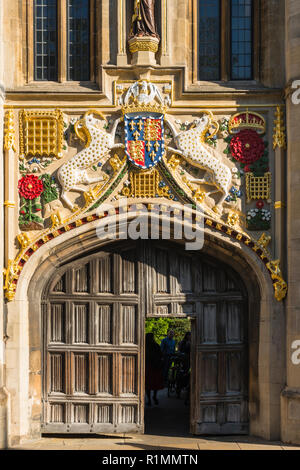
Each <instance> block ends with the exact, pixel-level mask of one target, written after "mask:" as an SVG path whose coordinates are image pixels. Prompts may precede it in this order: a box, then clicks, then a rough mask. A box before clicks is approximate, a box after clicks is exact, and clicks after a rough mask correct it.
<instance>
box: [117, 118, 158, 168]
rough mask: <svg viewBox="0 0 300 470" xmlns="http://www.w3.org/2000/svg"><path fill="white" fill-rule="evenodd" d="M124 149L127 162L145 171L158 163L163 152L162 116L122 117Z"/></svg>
mask: <svg viewBox="0 0 300 470" xmlns="http://www.w3.org/2000/svg"><path fill="white" fill-rule="evenodd" d="M124 123H125V148H126V153H127V156H128V158H129V160H130V161H131V162H132V163H133V164H134V165H135V166H137V167H138V168H140V169H143V170H147V169H150V168H152V167H154V166H155V165H156V164H157V163H159V162H160V161H161V159H162V157H163V155H164V152H165V142H164V115H163V114H158V113H143V114H141V113H138V114H137V113H128V114H125V117H124Z"/></svg>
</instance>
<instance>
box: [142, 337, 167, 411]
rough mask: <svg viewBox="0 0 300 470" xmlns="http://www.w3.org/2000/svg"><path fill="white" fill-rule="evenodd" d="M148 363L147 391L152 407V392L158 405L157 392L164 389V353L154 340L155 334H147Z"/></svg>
mask: <svg viewBox="0 0 300 470" xmlns="http://www.w3.org/2000/svg"><path fill="white" fill-rule="evenodd" d="M145 349H146V361H145V389H146V395H147V399H148V403H147V405H148V406H151V405H152V402H151V390H153V401H154V403H155V405H158V399H157V392H158V390H162V389H163V388H164V383H163V375H162V353H161V350H160V347H159V345H158V344H157V343H156V342H155V340H154V335H153V333H147V334H146V348H145Z"/></svg>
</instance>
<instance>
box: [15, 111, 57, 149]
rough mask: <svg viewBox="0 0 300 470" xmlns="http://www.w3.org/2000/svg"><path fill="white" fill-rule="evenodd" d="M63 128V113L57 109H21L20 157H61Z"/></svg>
mask: <svg viewBox="0 0 300 470" xmlns="http://www.w3.org/2000/svg"><path fill="white" fill-rule="evenodd" d="M63 129H64V122H63V115H62V112H61V111H60V110H59V109H57V110H55V111H25V110H23V111H21V113H20V153H21V155H22V157H34V156H39V157H43V156H46V157H50V158H51V157H52V158H61V157H62V150H63ZM22 157H21V158H22Z"/></svg>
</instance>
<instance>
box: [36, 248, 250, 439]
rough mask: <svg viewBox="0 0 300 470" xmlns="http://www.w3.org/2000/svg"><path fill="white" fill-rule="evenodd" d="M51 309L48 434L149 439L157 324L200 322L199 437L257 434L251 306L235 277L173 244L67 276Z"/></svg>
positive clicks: (100, 260)
mask: <svg viewBox="0 0 300 470" xmlns="http://www.w3.org/2000/svg"><path fill="white" fill-rule="evenodd" d="M42 308H43V337H44V349H43V422H42V432H44V433H89V434H90V433H91V432H95V433H112V432H116V433H122V432H139V433H143V432H144V324H145V318H146V317H147V316H151V317H158V318H159V317H161V316H171V317H179V318H181V317H182V318H184V317H186V316H189V317H191V319H192V376H191V418H190V428H191V432H192V433H194V434H234V433H236V434H241V433H247V432H248V358H247V350H248V349H247V329H248V324H247V322H248V320H247V317H248V315H247V299H246V296H245V291H244V287H243V286H242V284H241V282H240V280H239V279H238V278H237V276H236V274H235V273H233V272H232V271H231V270H230V269H229V268H227V267H225V266H222V265H220V263H218V262H216V261H214V260H212V259H210V258H207V257H206V256H205V255H203V254H202V253H201V252H199V253H190V252H185V251H184V250H183V249H178V247H177V246H176V245H172V244H170V243H169V242H168V243H163V242H160V243H159V242H157V243H154V242H139V243H134V244H131V245H130V244H128V243H127V244H126V245H125V244H124V245H123V246H119V248H118V247H116V245H113V246H112V247H111V248H106V249H104V250H103V251H101V252H96V253H91V254H89V256H87V257H85V258H82V259H80V260H76V261H74V262H73V263H72V264H69V265H67V266H64V267H61V268H60V270H59V271H58V272H57V274H56V276H55V278H53V279H52V281H51V282H50V284H49V286H48V288H47V291H46V292H45V294H44V300H43V305H42Z"/></svg>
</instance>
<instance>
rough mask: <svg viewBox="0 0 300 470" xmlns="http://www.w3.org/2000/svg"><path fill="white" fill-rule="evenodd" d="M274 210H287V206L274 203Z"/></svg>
mask: <svg viewBox="0 0 300 470" xmlns="http://www.w3.org/2000/svg"><path fill="white" fill-rule="evenodd" d="M274 208H275V209H276V210H278V209H285V208H286V205H285V203H284V202H281V201H277V202H275V203H274Z"/></svg>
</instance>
